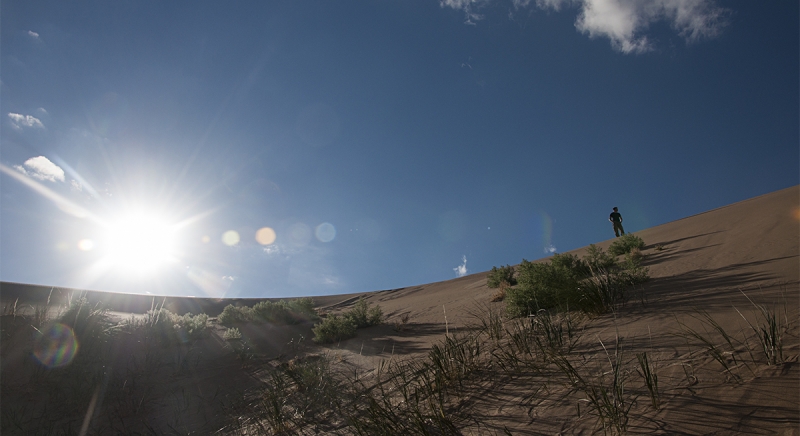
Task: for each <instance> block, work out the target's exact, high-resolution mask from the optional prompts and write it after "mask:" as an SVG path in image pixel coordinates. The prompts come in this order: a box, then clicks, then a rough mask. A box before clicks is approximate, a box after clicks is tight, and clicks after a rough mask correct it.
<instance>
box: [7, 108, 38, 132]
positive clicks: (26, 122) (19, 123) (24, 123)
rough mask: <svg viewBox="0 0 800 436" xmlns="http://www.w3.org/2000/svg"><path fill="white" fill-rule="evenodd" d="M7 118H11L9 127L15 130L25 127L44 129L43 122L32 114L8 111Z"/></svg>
mask: <svg viewBox="0 0 800 436" xmlns="http://www.w3.org/2000/svg"><path fill="white" fill-rule="evenodd" d="M8 118H10V119H11V127H13V128H15V129H17V130H22V129H23V128H26V127H32V128H36V129H44V124H42V122H41V121H40V120H39V119H38V118H36V117H34V116H33V115H22V114H15V113H13V112H9V113H8Z"/></svg>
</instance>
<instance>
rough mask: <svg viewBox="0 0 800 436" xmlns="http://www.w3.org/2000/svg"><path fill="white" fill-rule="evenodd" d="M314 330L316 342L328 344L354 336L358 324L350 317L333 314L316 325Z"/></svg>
mask: <svg viewBox="0 0 800 436" xmlns="http://www.w3.org/2000/svg"><path fill="white" fill-rule="evenodd" d="M312 331H313V332H314V342H316V343H318V344H328V343H331V342H338V341H341V340H344V339H349V338H352V337H354V336H355V335H356V325H355V324H354V323H353V321H352V320H351V319H350V318H349V317H346V316H338V315H331V316H329V317H327V318H325V319H323V320H322V322H320V323H319V324H317V325H315V326H314V328H313V329H312Z"/></svg>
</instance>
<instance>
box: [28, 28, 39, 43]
mask: <svg viewBox="0 0 800 436" xmlns="http://www.w3.org/2000/svg"><path fill="white" fill-rule="evenodd" d="M28 36H30V37H31V38H33V39H35V40H37V41H38V40H39V34H38V33H36V32H34V31H33V30H29V31H28Z"/></svg>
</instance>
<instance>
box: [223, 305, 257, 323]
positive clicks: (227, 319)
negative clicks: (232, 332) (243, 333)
mask: <svg viewBox="0 0 800 436" xmlns="http://www.w3.org/2000/svg"><path fill="white" fill-rule="evenodd" d="M252 312H253V310H252V309H250V308H249V307H246V306H245V307H236V306H234V305H232V304H229V305H227V306H225V309H222V313H221V314H219V316H218V317H217V321H219V323H220V324H222V325H227V326H229V325H232V324H237V323H245V322H248V321H252V320H253V313H252Z"/></svg>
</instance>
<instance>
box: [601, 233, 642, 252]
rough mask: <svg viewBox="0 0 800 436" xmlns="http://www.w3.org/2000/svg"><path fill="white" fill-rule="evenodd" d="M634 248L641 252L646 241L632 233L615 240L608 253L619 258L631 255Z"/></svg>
mask: <svg viewBox="0 0 800 436" xmlns="http://www.w3.org/2000/svg"><path fill="white" fill-rule="evenodd" d="M634 248H638V249H639V250H641V249H642V248H644V240H643V239H642V238H640V237H638V236H636V235H634V234H632V233H627V234H625V235H622V236H620V237H619V238H617V239H615V240H614V242H613V243H611V246H610V247H608V251H609V253H611V254H613V255H614V256H619V255H621V254H626V253H630V252H631V250H633V249H634Z"/></svg>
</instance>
